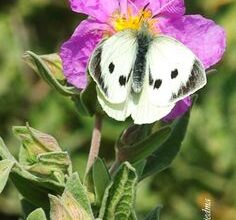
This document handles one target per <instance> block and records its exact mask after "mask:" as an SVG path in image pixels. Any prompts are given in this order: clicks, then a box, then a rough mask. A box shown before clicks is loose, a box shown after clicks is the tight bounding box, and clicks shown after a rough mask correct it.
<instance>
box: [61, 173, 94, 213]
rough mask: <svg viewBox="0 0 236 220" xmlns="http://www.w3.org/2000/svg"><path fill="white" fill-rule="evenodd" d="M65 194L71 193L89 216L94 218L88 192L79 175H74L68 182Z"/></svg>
mask: <svg viewBox="0 0 236 220" xmlns="http://www.w3.org/2000/svg"><path fill="white" fill-rule="evenodd" d="M65 192H67V193H70V194H71V195H72V196H73V197H74V198H75V200H76V201H77V202H78V203H79V204H80V206H81V207H82V208H83V209H84V210H85V211H86V212H87V213H88V215H89V216H93V213H92V209H91V206H90V203H89V199H88V196H87V192H86V190H85V188H84V186H83V185H82V183H81V181H80V178H79V175H78V174H77V173H73V174H72V175H71V176H70V177H69V179H68V180H67V183H66V186H65Z"/></svg>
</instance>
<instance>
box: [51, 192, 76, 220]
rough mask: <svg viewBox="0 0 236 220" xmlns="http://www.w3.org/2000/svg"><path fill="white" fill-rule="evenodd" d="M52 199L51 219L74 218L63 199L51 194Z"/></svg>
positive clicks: (70, 219) (68, 219)
mask: <svg viewBox="0 0 236 220" xmlns="http://www.w3.org/2000/svg"><path fill="white" fill-rule="evenodd" d="M49 199H50V219H51V220H73V218H72V216H71V215H70V213H69V211H68V210H67V208H66V207H65V206H64V204H63V201H62V200H61V199H60V198H58V197H56V196H53V195H49Z"/></svg>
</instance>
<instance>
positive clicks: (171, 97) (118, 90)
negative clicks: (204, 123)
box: [88, 25, 206, 124]
mask: <svg viewBox="0 0 236 220" xmlns="http://www.w3.org/2000/svg"><path fill="white" fill-rule="evenodd" d="M88 71H89V73H90V75H91V76H92V78H93V79H94V80H95V82H96V84H97V88H98V89H97V94H98V100H99V103H100V104H101V106H102V107H103V109H104V110H105V112H106V113H107V114H108V115H109V116H110V117H112V118H115V119H117V120H121V121H123V120H125V119H126V118H127V117H128V116H131V117H132V118H133V119H134V122H135V123H136V124H146V123H152V122H154V121H156V120H159V119H160V118H162V117H164V116H165V115H167V114H168V113H169V112H170V111H171V110H172V109H173V107H174V106H175V104H176V102H178V101H179V100H181V99H183V98H185V97H187V96H189V95H191V94H192V93H194V92H195V91H197V90H198V89H200V88H202V87H203V86H204V85H205V84H206V74H205V70H204V67H203V65H202V63H201V61H200V60H199V59H198V58H197V57H196V56H195V55H194V54H193V52H192V51H191V50H190V49H188V48H187V47H186V46H184V45H183V44H182V43H180V42H178V41H177V40H175V39H173V38H171V37H168V36H164V35H157V36H154V35H152V34H151V33H150V32H149V31H148V30H147V27H145V25H144V26H143V27H142V28H141V29H140V30H124V31H120V32H118V33H116V34H115V35H113V36H112V37H109V38H107V39H105V40H103V41H102V42H100V43H99V44H98V46H97V47H96V48H95V50H94V52H93V55H92V57H91V59H90V62H89V65H88Z"/></svg>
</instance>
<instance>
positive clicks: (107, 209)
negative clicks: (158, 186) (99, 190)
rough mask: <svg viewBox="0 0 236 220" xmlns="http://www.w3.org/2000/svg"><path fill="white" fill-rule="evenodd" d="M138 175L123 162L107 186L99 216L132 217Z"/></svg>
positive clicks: (106, 218) (105, 218)
mask: <svg viewBox="0 0 236 220" xmlns="http://www.w3.org/2000/svg"><path fill="white" fill-rule="evenodd" d="M137 180H138V176H137V174H136V171H135V169H134V168H133V167H132V166H131V165H130V164H129V163H128V162H125V163H123V164H122V165H121V167H120V169H119V170H118V171H117V173H116V175H115V177H114V180H113V181H112V182H111V184H110V185H109V186H108V187H107V189H106V191H105V194H104V197H103V202H102V206H101V209H100V213H99V218H101V219H103V220H118V219H119V220H126V219H135V218H134V216H135V215H134V213H133V210H134V200H135V194H136V185H137Z"/></svg>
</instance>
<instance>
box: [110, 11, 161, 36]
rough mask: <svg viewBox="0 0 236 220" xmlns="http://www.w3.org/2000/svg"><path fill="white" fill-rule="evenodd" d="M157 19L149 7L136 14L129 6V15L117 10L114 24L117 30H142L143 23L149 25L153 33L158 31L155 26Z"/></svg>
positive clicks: (113, 19)
mask: <svg viewBox="0 0 236 220" xmlns="http://www.w3.org/2000/svg"><path fill="white" fill-rule="evenodd" d="M156 22H157V20H156V19H155V18H153V14H152V11H151V10H149V9H146V10H141V11H139V12H138V13H137V14H136V15H134V13H133V12H132V9H131V8H129V9H128V12H127V15H126V16H124V15H122V14H121V13H120V12H119V11H116V12H115V13H114V14H113V17H112V25H113V27H114V30H115V31H116V32H118V31H123V30H126V29H132V30H140V29H141V28H142V27H143V25H144V24H145V26H147V27H148V29H149V30H150V31H151V32H152V33H154V34H155V33H157V32H158V30H157V28H156V27H155V23H156Z"/></svg>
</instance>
